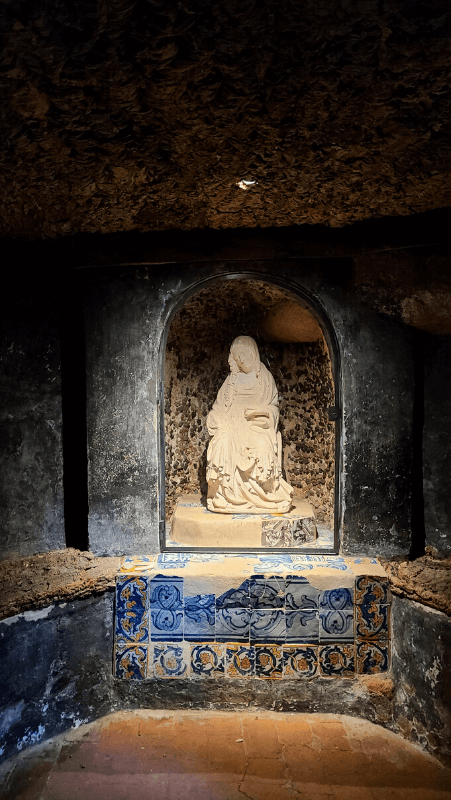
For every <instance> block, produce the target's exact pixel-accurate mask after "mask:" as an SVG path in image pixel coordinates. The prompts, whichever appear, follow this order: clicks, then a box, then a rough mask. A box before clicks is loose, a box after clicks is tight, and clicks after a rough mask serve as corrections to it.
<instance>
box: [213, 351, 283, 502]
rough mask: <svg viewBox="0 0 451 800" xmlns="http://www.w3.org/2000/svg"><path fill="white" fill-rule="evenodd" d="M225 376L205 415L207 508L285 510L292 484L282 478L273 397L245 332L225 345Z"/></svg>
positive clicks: (269, 377) (276, 403) (276, 404)
mask: <svg viewBox="0 0 451 800" xmlns="http://www.w3.org/2000/svg"><path fill="white" fill-rule="evenodd" d="M229 365H230V375H229V376H228V377H227V378H226V380H225V381H224V383H223V385H222V386H221V388H220V390H219V392H218V396H217V398H216V401H215V404H214V406H213V408H212V410H211V411H210V413H209V415H208V417H207V427H208V432H209V434H210V436H212V437H213V438H212V439H211V441H210V444H209V446H208V452H207V481H208V495H207V508H208V509H209V510H210V511H217V512H218V513H220V514H239V513H244V514H262V513H263V514H264V513H279V514H285V513H286V512H287V511H289V509H290V507H291V498H292V496H293V489H292V487H291V486H290V485H289V484H288V483H287V482H286V481H285V480H284V479H283V478H282V439H281V436H280V432H278V430H277V426H278V423H279V399H278V395H277V389H276V385H275V383H274V378H273V377H272V375H271V373H270V372H269V371H268V370H267V369H266V367H265V365H264V364H262V363H261V361H260V355H259V352H258V347H257V344H256V342H255V341H254V339H252V338H251V337H250V336H238V337H237V338H236V339H235V340H234V341H233V342H232V346H231V348H230V355H229Z"/></svg>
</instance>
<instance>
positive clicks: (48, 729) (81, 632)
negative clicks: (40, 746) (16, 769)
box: [0, 590, 114, 759]
mask: <svg viewBox="0 0 451 800" xmlns="http://www.w3.org/2000/svg"><path fill="white" fill-rule="evenodd" d="M112 613H113V590H111V592H107V593H105V594H104V595H102V596H100V597H93V596H91V597H90V598H88V599H86V600H77V601H75V602H72V603H67V604H66V603H62V604H61V605H55V606H47V607H46V608H43V609H40V610H39V611H26V612H25V613H24V614H20V615H18V616H16V617H10V618H9V619H7V620H3V621H2V622H0V664H1V667H0V669H1V674H2V676H3V677H2V695H1V709H0V741H1V743H2V745H1V757H2V759H4V758H8V757H9V756H11V755H13V754H14V753H15V752H17V751H18V750H22V749H24V748H26V747H30V746H31V745H33V744H36V743H37V742H39V741H41V740H44V739H48V738H50V737H51V736H53V735H54V734H55V733H60V732H62V731H64V730H67V729H68V728H71V727H73V726H78V725H80V724H82V723H83V722H88V721H89V720H92V719H95V718H96V717H97V716H100V715H102V714H106V713H107V712H108V711H110V710H111V709H112V708H113V707H114V701H113V698H112V694H111V648H112V637H113V623H112Z"/></svg>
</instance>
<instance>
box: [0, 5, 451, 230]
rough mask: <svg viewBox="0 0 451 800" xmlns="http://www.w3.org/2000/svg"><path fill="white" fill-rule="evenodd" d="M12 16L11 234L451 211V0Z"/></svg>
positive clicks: (4, 140) (4, 134)
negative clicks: (440, 209)
mask: <svg viewBox="0 0 451 800" xmlns="http://www.w3.org/2000/svg"><path fill="white" fill-rule="evenodd" d="M0 14H1V30H2V46H1V57H0V59H1V75H2V78H1V87H2V89H1V114H2V124H1V148H0V159H1V169H0V173H1V177H0V180H1V189H0V194H1V208H0V233H2V234H15V235H25V236H44V237H47V236H55V235H58V234H66V235H67V234H73V233H76V232H78V231H84V232H94V231H98V232H102V233H114V232H117V231H128V230H141V231H152V230H161V229H169V228H183V229H191V228H204V227H210V228H237V227H242V226H245V227H258V226H260V227H268V226H286V225H300V224H304V223H309V224H314V223H322V224H329V225H331V226H344V225H347V224H349V223H352V222H354V221H356V220H362V219H367V218H375V217H381V216H386V215H408V214H413V213H415V212H422V211H427V210H430V209H434V208H438V207H443V206H449V205H451V188H450V187H451V159H450V130H451V128H450V122H451V120H450V116H451V115H450V108H451V75H450V73H451V46H450V45H451V6H450V3H449V0H424V2H414V1H413V0H406V1H405V2H404V1H403V0H398V1H397V2H395V1H393V0H391V1H388V0H354V1H349V2H348V1H347V0H266V1H265V0H194V2H189V0H186V2H183V1H182V2H172V0H162V2H156V1H154V0H150V2H144V0H143V1H141V0H137V1H135V0H99V1H98V2H95V0H84V1H80V2H76V3H74V2H68V0H47V2H46V0H33V2H31V0H30V1H28V2H27V0H24V1H23V2H20V1H19V0H3V1H2V3H1V10H0ZM244 181H247V183H244ZM240 183H241V186H240V185H239V184H240ZM242 187H244V188H242Z"/></svg>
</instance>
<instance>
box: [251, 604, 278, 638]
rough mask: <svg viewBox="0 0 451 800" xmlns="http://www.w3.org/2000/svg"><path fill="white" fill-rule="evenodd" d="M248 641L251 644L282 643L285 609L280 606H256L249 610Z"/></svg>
mask: <svg viewBox="0 0 451 800" xmlns="http://www.w3.org/2000/svg"><path fill="white" fill-rule="evenodd" d="M250 641H251V643H252V644H255V643H257V642H259V643H261V644H270V643H271V644H272V643H278V644H283V643H284V641H285V611H284V610H283V609H282V608H256V609H254V610H253V611H251V618H250Z"/></svg>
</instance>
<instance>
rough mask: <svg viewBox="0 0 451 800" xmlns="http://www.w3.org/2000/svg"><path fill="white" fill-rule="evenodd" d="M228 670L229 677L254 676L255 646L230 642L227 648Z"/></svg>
mask: <svg viewBox="0 0 451 800" xmlns="http://www.w3.org/2000/svg"><path fill="white" fill-rule="evenodd" d="M226 670H227V676H228V677H229V678H252V677H253V676H254V674H255V648H254V647H250V646H249V645H244V644H240V643H235V642H229V643H228V644H227V648H226Z"/></svg>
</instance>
